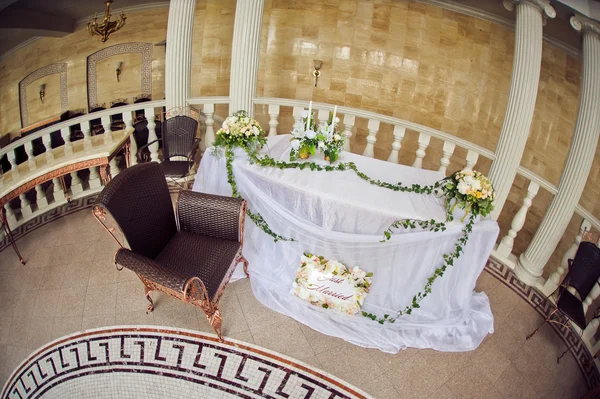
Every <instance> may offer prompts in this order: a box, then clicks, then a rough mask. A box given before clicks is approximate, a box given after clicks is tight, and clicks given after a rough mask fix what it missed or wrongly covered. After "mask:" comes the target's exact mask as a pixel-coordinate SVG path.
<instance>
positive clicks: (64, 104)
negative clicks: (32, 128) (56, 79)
mask: <svg viewBox="0 0 600 399" xmlns="http://www.w3.org/2000/svg"><path fill="white" fill-rule="evenodd" d="M55 73H58V74H60V109H61V112H65V111H67V110H68V109H69V97H68V92H67V63H66V62H61V63H58V64H51V65H46V66H45V67H42V68H40V69H38V70H35V71H33V72H32V73H30V74H29V75H27V76H26V77H25V79H23V80H21V81H20V82H19V107H20V110H21V127H26V126H28V125H29V112H28V110H27V86H28V85H29V84H30V83H32V82H35V81H36V80H38V79H40V78H43V77H44V76H48V75H54V74H55Z"/></svg>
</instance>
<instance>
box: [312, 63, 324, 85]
mask: <svg viewBox="0 0 600 399" xmlns="http://www.w3.org/2000/svg"><path fill="white" fill-rule="evenodd" d="M313 62H314V64H315V70H314V71H313V76H314V77H315V87H317V83H318V81H319V76H321V67H322V66H323V61H321V60H313Z"/></svg>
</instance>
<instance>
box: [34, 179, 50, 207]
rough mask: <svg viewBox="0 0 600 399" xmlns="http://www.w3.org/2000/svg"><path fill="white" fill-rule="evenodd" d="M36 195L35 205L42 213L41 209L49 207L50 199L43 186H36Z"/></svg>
mask: <svg viewBox="0 0 600 399" xmlns="http://www.w3.org/2000/svg"><path fill="white" fill-rule="evenodd" d="M35 194H36V199H35V203H36V204H37V207H38V211H40V210H41V209H43V208H45V207H47V206H48V198H46V191H44V188H43V187H42V185H41V184H38V185H37V186H35Z"/></svg>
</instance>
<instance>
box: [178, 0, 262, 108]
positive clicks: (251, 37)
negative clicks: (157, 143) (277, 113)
mask: <svg viewBox="0 0 600 399" xmlns="http://www.w3.org/2000/svg"><path fill="white" fill-rule="evenodd" d="M263 7H264V0H245V1H238V2H236V7H235V20H234V23H233V40H232V43H231V84H230V85H229V98H230V101H231V106H230V110H231V111H232V112H235V111H238V110H242V109H243V110H246V111H248V115H250V116H254V105H253V103H252V100H253V99H254V95H255V93H256V81H257V76H258V60H259V55H260V28H261V25H262V16H263ZM192 22H193V9H192ZM167 40H168V39H167ZM167 48H168V47H167Z"/></svg>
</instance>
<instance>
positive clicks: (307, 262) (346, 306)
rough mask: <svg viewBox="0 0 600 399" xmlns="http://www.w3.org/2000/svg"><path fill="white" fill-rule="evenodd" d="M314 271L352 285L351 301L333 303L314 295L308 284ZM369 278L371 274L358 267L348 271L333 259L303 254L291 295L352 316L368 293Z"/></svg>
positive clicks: (358, 310)
mask: <svg viewBox="0 0 600 399" xmlns="http://www.w3.org/2000/svg"><path fill="white" fill-rule="evenodd" d="M314 271H319V272H321V273H322V274H323V275H324V276H326V277H329V278H331V277H333V276H335V278H337V279H343V280H346V281H347V282H348V283H350V284H352V285H353V286H354V288H355V289H356V291H355V292H354V295H353V297H352V300H350V301H341V300H340V301H334V300H330V299H327V298H325V297H324V295H323V294H321V295H319V294H317V293H315V291H314V290H313V289H312V288H311V284H309V282H308V279H309V277H310V276H311V274H312V273H313V272H314ZM371 277H373V273H367V272H365V271H364V270H362V269H360V268H359V267H358V266H354V267H353V268H352V269H349V268H348V267H347V266H346V265H344V264H343V263H341V262H338V261H337V260H335V259H332V260H326V259H325V258H324V257H323V256H316V255H313V254H307V253H305V254H304V255H303V256H302V257H301V258H300V268H299V269H298V273H297V274H296V279H295V280H294V283H293V284H292V290H291V293H292V294H294V295H296V296H297V297H298V298H300V299H302V300H305V301H308V302H310V303H311V304H313V305H316V306H320V307H322V308H325V309H333V310H338V311H340V312H344V313H347V314H349V315H354V314H357V313H358V312H360V308H361V307H362V305H363V302H364V300H365V296H366V295H367V293H368V292H369V288H370V287H371Z"/></svg>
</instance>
